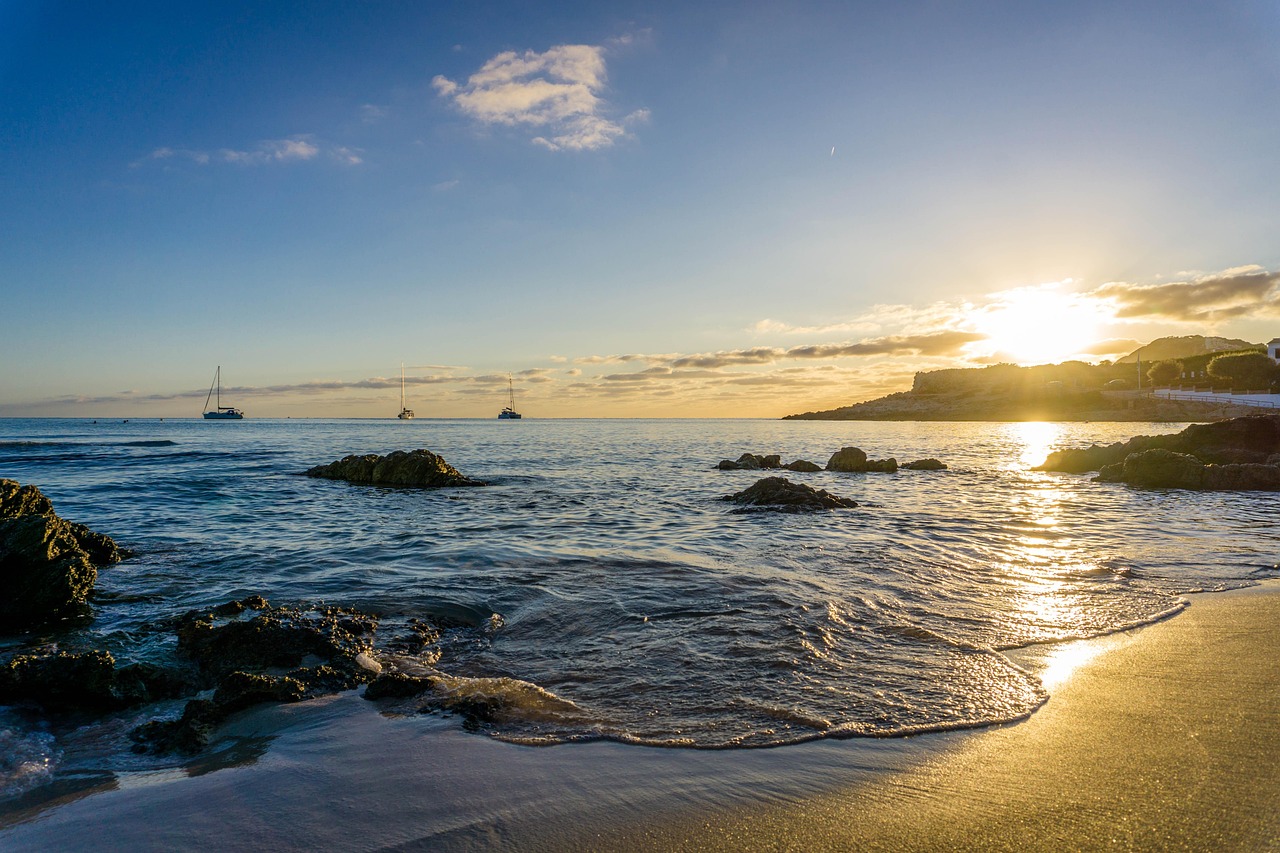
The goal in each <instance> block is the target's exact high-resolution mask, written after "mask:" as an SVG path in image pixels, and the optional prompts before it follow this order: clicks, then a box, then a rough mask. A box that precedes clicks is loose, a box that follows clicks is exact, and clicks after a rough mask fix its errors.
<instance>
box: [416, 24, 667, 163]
mask: <svg viewBox="0 0 1280 853" xmlns="http://www.w3.org/2000/svg"><path fill="white" fill-rule="evenodd" d="M606 77H607V75H606V69H605V48H604V47H602V46H599V45H586V44H563V45H558V46H556V47H553V48H551V49H550V50H548V51H546V52H545V53H537V52H535V51H532V50H527V51H525V52H524V53H516V52H515V51H506V52H504V53H499V54H498V55H497V56H494V57H493V58H492V59H490V60H488V61H487V62H485V63H484V65H482V66H481V67H480V70H479V71H476V72H475V73H474V74H472V75H471V76H470V77H468V78H467V80H466V82H464V83H458V82H455V81H453V80H450V79H448V78H447V77H444V76H443V75H437V76H436V77H435V78H434V79H433V80H432V81H431V85H432V86H433V87H435V90H436V92H437V93H439V95H440V96H441V97H443V98H447V99H448V100H449V101H450V102H451V103H453V104H454V106H456V107H457V108H458V109H459V110H461V111H462V113H463V114H464V115H467V116H469V117H470V118H473V119H475V120H476V121H479V122H481V123H483V124H498V125H507V126H512V127H515V126H526V127H529V128H531V129H535V133H536V135H534V136H532V137H530V142H532V143H534V144H536V145H541V146H543V147H544V148H548V149H550V150H552V151H562V150H569V151H586V150H594V149H599V148H607V147H609V146H611V145H613V144H614V143H615V142H617V141H618V140H619V139H620V138H622V137H624V136H626V134H627V127H629V126H632V125H634V124H637V123H639V122H643V121H645V120H647V118H648V115H649V114H648V111H647V110H637V111H635V112H633V113H631V114H630V115H628V116H626V117H624V118H621V119H615V118H613V117H611V115H610V110H609V105H608V103H607V102H606V101H605V100H604V99H603V98H602V97H601V93H602V92H603V91H604V88H605V81H606Z"/></svg>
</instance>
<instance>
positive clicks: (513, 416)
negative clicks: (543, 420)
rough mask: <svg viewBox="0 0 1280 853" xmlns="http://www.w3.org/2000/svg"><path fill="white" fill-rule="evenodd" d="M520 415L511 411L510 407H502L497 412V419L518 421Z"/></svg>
mask: <svg viewBox="0 0 1280 853" xmlns="http://www.w3.org/2000/svg"><path fill="white" fill-rule="evenodd" d="M521 417H522V416H521V414H520V413H519V412H513V411H511V410H510V409H503V410H502V411H501V412H500V413H499V414H498V420H500V421H518V420H520V418H521Z"/></svg>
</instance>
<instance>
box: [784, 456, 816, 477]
mask: <svg viewBox="0 0 1280 853" xmlns="http://www.w3.org/2000/svg"><path fill="white" fill-rule="evenodd" d="M782 467H784V468H786V469H787V470H788V471H799V472H802V473H805V474H812V473H814V472H815V471H821V470H822V466H821V465H818V464H816V463H814V462H810V461H809V460H807V459H797V460H796V461H794V462H791V463H789V464H787V465H784V466H782Z"/></svg>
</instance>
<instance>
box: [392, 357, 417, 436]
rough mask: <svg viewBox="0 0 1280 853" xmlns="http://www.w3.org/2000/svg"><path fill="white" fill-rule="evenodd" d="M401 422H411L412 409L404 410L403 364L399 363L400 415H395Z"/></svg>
mask: <svg viewBox="0 0 1280 853" xmlns="http://www.w3.org/2000/svg"><path fill="white" fill-rule="evenodd" d="M396 417H397V418H399V419H400V420H402V421H411V420H413V409H406V408H405V406H404V362H403V361H402V362H400V414H398V415H396Z"/></svg>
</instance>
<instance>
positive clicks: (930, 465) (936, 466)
mask: <svg viewBox="0 0 1280 853" xmlns="http://www.w3.org/2000/svg"><path fill="white" fill-rule="evenodd" d="M902 467H903V469H905V470H907V471H945V470H947V466H946V464H945V463H943V462H939V461H938V460H937V459H934V458H932V457H930V458H928V459H917V460H916V461H914V462H907V463H905V464H904V465H903V466H902Z"/></svg>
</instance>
